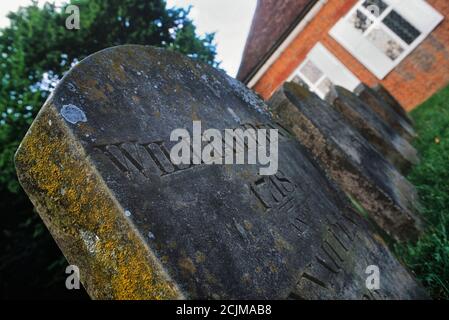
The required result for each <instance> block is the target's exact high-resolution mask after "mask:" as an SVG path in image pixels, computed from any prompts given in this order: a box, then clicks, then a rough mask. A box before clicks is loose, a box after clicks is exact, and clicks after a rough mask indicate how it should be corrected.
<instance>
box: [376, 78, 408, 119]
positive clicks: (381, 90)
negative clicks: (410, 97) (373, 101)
mask: <svg viewBox="0 0 449 320" xmlns="http://www.w3.org/2000/svg"><path fill="white" fill-rule="evenodd" d="M373 91H374V92H375V93H377V96H378V97H379V98H380V99H381V100H384V101H385V102H386V103H388V105H389V106H390V107H391V108H393V110H394V111H396V113H397V114H399V115H400V116H402V117H403V118H404V119H405V121H407V122H408V123H409V124H410V125H411V126H413V120H412V119H411V118H410V116H409V115H408V113H407V111H405V109H404V108H403V107H402V106H401V104H400V103H399V102H398V101H397V100H396V98H395V97H393V96H392V94H391V93H390V92H389V91H388V90H387V89H385V87H384V86H382V85H381V84H377V85H376V86H375V87H373Z"/></svg>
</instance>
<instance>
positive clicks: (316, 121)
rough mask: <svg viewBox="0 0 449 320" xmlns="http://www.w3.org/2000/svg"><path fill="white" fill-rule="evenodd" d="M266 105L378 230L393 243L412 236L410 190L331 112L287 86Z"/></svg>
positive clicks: (415, 221) (415, 223)
mask: <svg viewBox="0 0 449 320" xmlns="http://www.w3.org/2000/svg"><path fill="white" fill-rule="evenodd" d="M269 106H270V109H271V110H272V111H273V113H274V114H275V116H276V119H277V120H278V121H279V123H281V124H282V125H283V126H284V127H286V128H287V129H289V130H291V131H293V132H294V134H295V135H296V137H297V138H298V139H299V141H300V142H301V143H302V144H303V145H305V146H306V147H307V148H308V149H309V151H310V152H311V153H312V154H313V155H314V157H315V159H316V160H317V161H318V162H319V163H320V165H321V166H322V167H323V168H324V169H325V170H326V171H327V173H328V174H329V175H330V176H331V178H332V179H334V180H335V181H336V183H337V184H338V185H339V186H340V187H341V188H342V190H344V191H345V192H346V194H347V195H349V196H350V197H352V198H353V199H355V200H356V201H357V202H358V203H359V204H360V205H362V206H363V207H364V208H365V209H366V210H367V212H368V213H369V214H370V217H371V218H372V219H373V220H374V221H375V222H376V223H377V224H378V225H379V227H381V228H382V229H383V230H384V231H385V232H387V233H388V234H389V235H391V236H392V237H394V238H395V239H397V240H406V239H413V238H416V237H417V236H418V234H419V232H420V230H421V222H420V220H419V218H418V217H417V216H416V215H415V213H414V212H415V210H416V208H415V206H416V204H417V199H416V198H417V196H416V192H415V189H414V187H413V186H412V185H411V184H410V183H409V182H408V181H407V180H406V179H405V178H404V177H403V176H402V175H401V174H400V173H399V172H398V171H397V170H396V169H395V168H394V166H393V165H392V164H390V163H389V162H388V161H387V160H386V159H385V158H384V157H383V156H382V155H381V154H380V153H379V152H378V151H377V150H375V149H374V147H372V146H371V144H370V143H369V142H368V141H367V140H366V139H364V138H363V137H362V136H361V135H360V134H359V133H358V132H357V131H356V130H355V129H353V128H352V127H351V126H350V125H348V123H347V122H346V121H345V120H344V118H343V117H342V116H341V115H340V114H339V112H338V111H337V110H335V109H333V107H332V106H330V105H329V104H328V103H327V102H326V101H324V100H321V99H320V98H319V97H318V96H317V95H315V94H313V93H311V92H310V91H308V90H307V89H306V88H304V87H302V86H300V85H298V84H296V83H292V82H289V83H285V84H284V85H283V86H282V87H281V88H280V89H279V90H278V91H277V92H276V93H275V94H274V95H273V97H272V98H271V100H270V101H269Z"/></svg>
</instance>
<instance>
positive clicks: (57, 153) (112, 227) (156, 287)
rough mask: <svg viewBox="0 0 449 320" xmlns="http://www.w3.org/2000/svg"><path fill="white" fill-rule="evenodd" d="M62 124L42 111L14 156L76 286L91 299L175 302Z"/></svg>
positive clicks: (52, 112) (176, 293) (49, 109)
mask: <svg viewBox="0 0 449 320" xmlns="http://www.w3.org/2000/svg"><path fill="white" fill-rule="evenodd" d="M66 125H67V124H66V123H65V122H63V120H62V119H61V118H60V117H59V115H58V114H57V111H56V108H55V107H53V106H52V105H50V104H47V105H46V106H44V107H43V110H42V111H41V113H40V114H39V116H38V118H37V119H36V120H35V122H34V123H33V126H32V128H31V129H30V131H29V133H28V134H27V136H26V137H25V138H24V140H23V142H22V144H21V146H20V148H19V150H18V152H17V154H16V159H15V161H16V167H17V171H18V176H19V180H20V182H21V184H22V186H23V187H24V189H25V191H27V193H28V195H29V196H30V199H31V200H32V201H33V204H34V205H35V207H36V209H37V211H38V212H39V214H40V215H41V217H42V219H43V220H44V222H45V224H46V225H47V227H48V228H49V230H50V231H51V233H52V235H53V237H54V238H55V240H56V242H57V243H58V245H59V246H60V248H61V249H62V251H63V253H64V254H65V255H66V257H67V259H68V261H69V262H70V263H72V264H75V265H77V266H78V267H79V268H80V273H81V281H82V282H83V284H84V286H85V287H86V290H87V291H88V293H89V294H90V296H91V297H92V298H97V299H176V298H182V297H183V295H182V293H181V292H180V290H179V289H178V288H177V286H176V284H174V283H173V282H172V281H171V280H170V278H169V276H168V275H167V274H166V273H165V272H164V270H163V268H162V267H161V264H160V261H159V260H158V259H157V258H156V257H155V256H154V255H153V253H152V252H151V250H150V249H149V248H148V246H147V245H146V244H145V243H144V241H143V240H142V239H141V238H140V237H139V235H138V234H137V231H136V230H135V229H134V227H133V226H132V225H131V223H130V222H129V221H128V220H127V219H126V218H125V216H124V214H123V212H122V211H123V209H122V208H121V207H120V205H119V204H118V202H117V201H116V200H115V198H114V197H113V196H112V194H111V193H110V191H109V190H108V189H107V187H106V185H105V184H104V182H103V180H102V179H101V177H100V176H99V174H98V173H97V172H96V170H95V168H94V167H93V165H92V164H91V163H90V161H89V158H88V157H87V156H86V154H85V153H84V150H83V148H82V147H81V145H80V144H79V142H78V141H75V139H74V137H73V136H72V134H71V132H70V130H69V129H68V128H67V127H66Z"/></svg>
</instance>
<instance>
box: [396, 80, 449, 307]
mask: <svg viewBox="0 0 449 320" xmlns="http://www.w3.org/2000/svg"><path fill="white" fill-rule="evenodd" d="M411 116H412V118H413V119H414V120H415V128H416V131H417V132H418V134H419V137H418V138H417V139H416V141H415V142H414V146H415V147H416V148H417V150H418V152H419V153H420V155H421V163H420V164H419V165H417V166H416V167H414V168H413V170H412V172H411V173H410V174H409V176H408V179H409V180H410V181H411V182H412V183H413V184H414V185H415V186H416V188H417V189H418V193H419V197H420V201H421V204H422V206H423V209H422V212H421V214H422V217H423V218H424V219H425V221H426V222H427V230H426V232H425V234H424V235H423V236H422V237H421V238H420V239H419V241H418V242H416V243H413V244H406V245H396V247H395V250H396V253H397V254H398V255H399V257H400V258H401V259H402V260H403V261H404V262H405V263H406V264H407V265H408V267H409V268H410V269H412V270H413V272H415V274H416V276H417V277H418V278H419V279H420V280H421V281H422V282H423V284H424V285H425V286H426V287H427V289H428V291H429V293H430V294H431V295H432V297H433V298H435V299H449V234H448V231H449V87H446V88H445V89H443V90H441V91H440V92H438V93H437V94H436V95H434V96H433V97H432V98H430V99H429V100H428V101H426V102H425V103H424V104H422V105H421V106H419V107H418V108H417V109H415V110H414V111H412V112H411Z"/></svg>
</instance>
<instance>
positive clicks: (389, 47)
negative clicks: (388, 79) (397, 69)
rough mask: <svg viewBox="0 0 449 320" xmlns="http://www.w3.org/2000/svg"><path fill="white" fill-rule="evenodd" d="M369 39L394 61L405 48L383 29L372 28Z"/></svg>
mask: <svg viewBox="0 0 449 320" xmlns="http://www.w3.org/2000/svg"><path fill="white" fill-rule="evenodd" d="M367 39H368V40H369V41H370V42H371V43H372V44H374V46H376V48H377V49H379V50H380V51H382V52H383V53H385V55H386V56H387V57H388V58H390V59H391V60H393V61H394V60H396V59H397V58H398V57H399V56H400V55H401V54H402V53H403V52H404V48H402V47H401V46H400V45H399V44H398V43H397V42H396V41H395V40H394V39H393V38H392V37H391V36H390V35H389V34H388V33H386V32H385V31H384V30H382V29H373V30H371V32H370V33H369V34H368V35H367Z"/></svg>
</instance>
